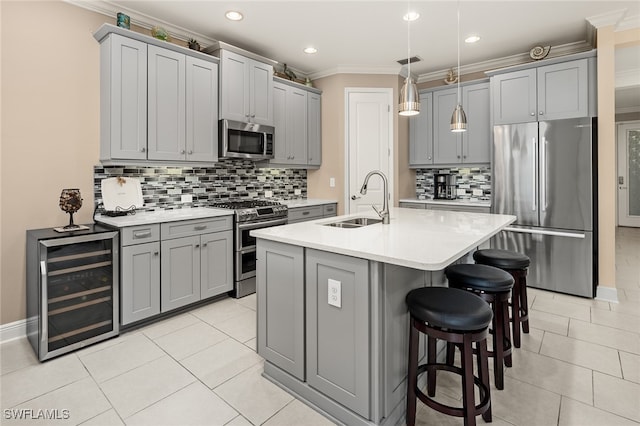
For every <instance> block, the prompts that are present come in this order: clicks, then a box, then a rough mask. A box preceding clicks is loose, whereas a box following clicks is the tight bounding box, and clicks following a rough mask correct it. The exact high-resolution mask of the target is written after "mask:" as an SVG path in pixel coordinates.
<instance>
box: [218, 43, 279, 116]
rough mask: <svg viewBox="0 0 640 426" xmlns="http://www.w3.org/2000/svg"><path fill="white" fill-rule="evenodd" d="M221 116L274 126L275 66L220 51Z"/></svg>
mask: <svg viewBox="0 0 640 426" xmlns="http://www.w3.org/2000/svg"><path fill="white" fill-rule="evenodd" d="M219 52H220V118H225V119H228V120H235V121H242V122H252V123H257V124H266V125H270V126H272V125H273V66H271V65H269V64H265V63H262V62H259V61H256V60H254V59H251V58H247V57H245V56H242V55H240V54H238V53H235V52H231V51H228V50H220V51H219Z"/></svg>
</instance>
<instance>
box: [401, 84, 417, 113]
mask: <svg viewBox="0 0 640 426" xmlns="http://www.w3.org/2000/svg"><path fill="white" fill-rule="evenodd" d="M398 111H399V114H400V115H404V116H411V115H418V114H420V97H419V95H418V88H417V87H416V84H415V83H414V82H413V80H412V79H411V77H407V78H406V80H405V81H404V84H403V85H402V88H401V89H400V100H399V101H398Z"/></svg>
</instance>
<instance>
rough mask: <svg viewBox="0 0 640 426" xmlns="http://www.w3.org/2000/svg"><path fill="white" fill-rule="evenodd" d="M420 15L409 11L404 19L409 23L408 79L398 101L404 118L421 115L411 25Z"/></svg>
mask: <svg viewBox="0 0 640 426" xmlns="http://www.w3.org/2000/svg"><path fill="white" fill-rule="evenodd" d="M419 16H420V15H418V14H417V13H412V12H411V11H409V10H407V14H406V15H405V16H404V19H405V20H406V21H407V61H408V62H407V78H406V79H405V80H404V84H403V85H402V87H401V88H400V99H399V100H398V113H399V114H400V115H404V116H411V115H417V114H420V97H419V95H418V88H417V87H416V84H415V83H414V82H413V80H412V79H411V37H410V25H411V21H415V20H416V19H418V17H419Z"/></svg>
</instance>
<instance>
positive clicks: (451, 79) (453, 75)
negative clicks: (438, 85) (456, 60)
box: [444, 68, 458, 84]
mask: <svg viewBox="0 0 640 426" xmlns="http://www.w3.org/2000/svg"><path fill="white" fill-rule="evenodd" d="M457 81H458V76H457V75H456V72H455V71H454V70H453V68H451V69H450V70H449V72H447V78H445V79H444V82H445V83H447V84H453V83H455V82H457Z"/></svg>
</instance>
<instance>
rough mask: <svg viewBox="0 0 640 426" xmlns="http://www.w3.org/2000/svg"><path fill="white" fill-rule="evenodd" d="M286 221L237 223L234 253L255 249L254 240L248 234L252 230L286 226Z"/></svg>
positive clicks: (272, 220)
mask: <svg viewBox="0 0 640 426" xmlns="http://www.w3.org/2000/svg"><path fill="white" fill-rule="evenodd" d="M286 224H287V219H286V218H284V219H271V220H263V221H260V222H250V223H239V224H237V225H236V235H235V240H236V251H246V250H249V249H253V250H254V251H255V248H256V239H255V237H252V236H251V235H249V234H250V232H251V231H252V230H254V229H260V228H268V227H271V226H278V225H286Z"/></svg>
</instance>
